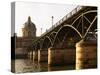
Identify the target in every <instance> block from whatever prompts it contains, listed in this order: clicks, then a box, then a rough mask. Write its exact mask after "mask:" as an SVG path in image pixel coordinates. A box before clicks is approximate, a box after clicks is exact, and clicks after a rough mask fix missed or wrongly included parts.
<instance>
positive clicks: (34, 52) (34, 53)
mask: <svg viewBox="0 0 100 75" xmlns="http://www.w3.org/2000/svg"><path fill="white" fill-rule="evenodd" d="M33 60H34V61H37V60H38V51H37V50H34V51H33Z"/></svg>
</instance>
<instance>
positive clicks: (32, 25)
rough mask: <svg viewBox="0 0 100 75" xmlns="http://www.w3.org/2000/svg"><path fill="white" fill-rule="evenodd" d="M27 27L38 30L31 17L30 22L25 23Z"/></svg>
mask: <svg viewBox="0 0 100 75" xmlns="http://www.w3.org/2000/svg"><path fill="white" fill-rule="evenodd" d="M24 25H25V27H31V28H35V29H36V27H35V24H34V23H33V22H32V21H31V17H30V16H29V17H28V20H27V22H25V24H24Z"/></svg>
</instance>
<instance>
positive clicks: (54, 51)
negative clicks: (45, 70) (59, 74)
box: [48, 47, 76, 66]
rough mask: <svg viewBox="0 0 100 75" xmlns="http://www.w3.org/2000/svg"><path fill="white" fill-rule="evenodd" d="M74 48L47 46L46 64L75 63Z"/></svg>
mask: <svg viewBox="0 0 100 75" xmlns="http://www.w3.org/2000/svg"><path fill="white" fill-rule="evenodd" d="M75 54H76V53H75V48H69V49H68V48H52V47H51V48H49V49H48V64H49V65H50V66H52V65H65V64H75V56H76V55H75Z"/></svg>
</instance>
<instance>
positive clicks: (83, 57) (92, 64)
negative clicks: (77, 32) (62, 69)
mask: <svg viewBox="0 0 100 75" xmlns="http://www.w3.org/2000/svg"><path fill="white" fill-rule="evenodd" d="M96 67H97V43H96V42H89V41H84V40H81V41H80V42H78V43H76V69H86V68H96Z"/></svg>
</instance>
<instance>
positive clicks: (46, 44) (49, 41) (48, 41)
mask: <svg viewBox="0 0 100 75" xmlns="http://www.w3.org/2000/svg"><path fill="white" fill-rule="evenodd" d="M52 44H53V43H52V41H51V39H50V37H49V36H46V37H45V38H44V39H43V41H42V45H41V48H45V47H46V48H48V46H49V45H50V46H51V45H52ZM44 46H45V47H44Z"/></svg>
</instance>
